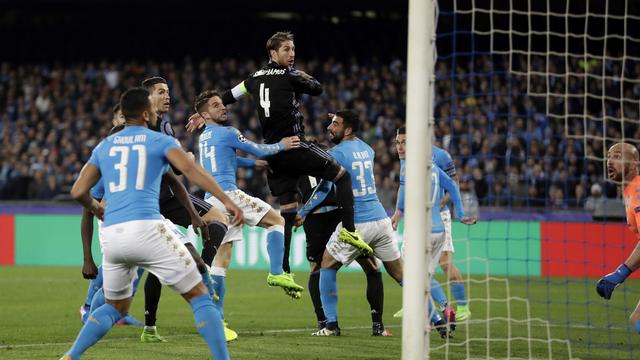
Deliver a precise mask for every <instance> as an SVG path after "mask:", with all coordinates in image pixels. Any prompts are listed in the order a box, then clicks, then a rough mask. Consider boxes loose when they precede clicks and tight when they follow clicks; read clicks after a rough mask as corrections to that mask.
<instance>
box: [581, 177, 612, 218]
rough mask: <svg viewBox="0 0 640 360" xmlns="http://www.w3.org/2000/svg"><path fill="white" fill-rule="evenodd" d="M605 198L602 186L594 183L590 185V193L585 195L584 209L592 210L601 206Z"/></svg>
mask: <svg viewBox="0 0 640 360" xmlns="http://www.w3.org/2000/svg"><path fill="white" fill-rule="evenodd" d="M606 201H607V199H606V198H605V197H604V196H602V186H600V184H598V183H595V184H593V185H591V195H590V196H589V197H587V200H586V201H585V203H584V209H585V210H587V211H589V212H594V211H595V210H596V208H598V207H603V206H604V204H605V202H606Z"/></svg>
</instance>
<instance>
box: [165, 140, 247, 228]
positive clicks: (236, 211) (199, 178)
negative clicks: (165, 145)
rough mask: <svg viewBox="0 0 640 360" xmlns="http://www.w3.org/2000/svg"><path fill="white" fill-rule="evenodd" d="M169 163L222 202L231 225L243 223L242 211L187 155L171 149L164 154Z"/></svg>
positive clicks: (177, 149) (178, 149)
mask: <svg viewBox="0 0 640 360" xmlns="http://www.w3.org/2000/svg"><path fill="white" fill-rule="evenodd" d="M166 156H167V158H168V159H169V162H170V163H171V164H173V165H174V166H175V167H177V168H178V169H179V170H180V171H181V172H182V173H183V174H184V176H186V177H187V178H188V179H189V180H190V181H192V182H193V183H194V184H196V185H197V186H198V187H200V188H201V189H203V190H205V191H207V192H209V193H211V194H212V195H213V196H215V197H216V198H217V199H218V200H220V202H222V203H223V204H224V206H225V208H226V209H227V210H228V211H229V213H230V214H232V215H233V220H232V224H233V225H240V224H242V223H243V222H244V216H243V215H242V210H240V208H239V207H238V206H236V204H234V203H233V201H231V199H229V197H228V196H227V194H225V192H224V191H223V190H222V188H221V187H220V185H218V183H217V182H216V181H215V180H214V179H213V178H212V177H211V175H209V174H207V173H206V171H204V169H202V167H200V165H198V164H196V163H195V162H194V161H193V160H192V159H191V158H189V155H187V153H185V152H184V150H182V149H180V148H177V147H176V148H172V149H171V150H169V151H167V154H166Z"/></svg>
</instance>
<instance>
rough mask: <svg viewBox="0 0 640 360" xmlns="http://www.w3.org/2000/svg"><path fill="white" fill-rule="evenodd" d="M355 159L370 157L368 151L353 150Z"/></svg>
mask: <svg viewBox="0 0 640 360" xmlns="http://www.w3.org/2000/svg"><path fill="white" fill-rule="evenodd" d="M353 158H354V159H369V152H368V151H354V152H353Z"/></svg>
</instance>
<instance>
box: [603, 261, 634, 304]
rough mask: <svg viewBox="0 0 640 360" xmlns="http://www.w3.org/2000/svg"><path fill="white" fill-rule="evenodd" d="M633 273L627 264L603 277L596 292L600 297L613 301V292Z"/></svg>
mask: <svg viewBox="0 0 640 360" xmlns="http://www.w3.org/2000/svg"><path fill="white" fill-rule="evenodd" d="M632 272H633V271H631V269H629V267H628V266H627V265H625V264H622V265H620V266H618V268H617V269H616V271H614V272H612V273H610V274H607V275H605V276H603V277H602V278H601V279H600V280H598V282H597V283H596V291H597V292H598V295H600V296H602V297H603V298H605V299H606V300H609V299H611V294H612V293H613V290H615V288H617V287H618V285H620V284H622V283H623V282H624V280H625V279H626V278H627V277H629V275H631V273H632Z"/></svg>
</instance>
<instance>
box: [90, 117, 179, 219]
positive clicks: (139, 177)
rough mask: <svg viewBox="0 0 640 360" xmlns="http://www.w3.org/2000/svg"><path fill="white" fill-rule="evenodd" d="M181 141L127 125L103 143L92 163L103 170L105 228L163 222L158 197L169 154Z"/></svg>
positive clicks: (93, 154)
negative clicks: (105, 206) (131, 222)
mask: <svg viewBox="0 0 640 360" xmlns="http://www.w3.org/2000/svg"><path fill="white" fill-rule="evenodd" d="M173 148H180V144H179V143H178V140H176V139H174V138H171V137H169V136H167V135H163V134H161V133H159V132H155V131H152V130H149V129H147V128H146V127H142V126H128V127H126V128H125V129H124V130H122V131H121V132H119V133H116V134H113V135H111V136H109V137H107V138H106V139H104V140H102V142H100V144H98V146H96V148H95V149H93V153H92V154H91V158H90V159H89V162H88V163H90V164H93V165H95V166H97V167H98V168H99V169H100V173H101V174H102V178H103V181H104V190H105V191H104V199H105V200H106V202H107V209H106V211H105V215H104V225H105V226H109V225H113V224H118V223H122V222H126V221H133V220H150V219H160V218H161V217H160V205H159V203H158V196H159V192H160V181H161V179H162V175H164V173H166V172H167V169H168V167H169V161H168V159H167V157H166V154H167V152H168V151H169V150H171V149H173Z"/></svg>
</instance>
